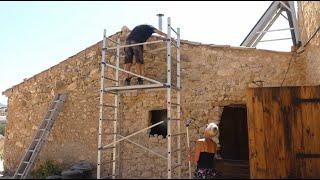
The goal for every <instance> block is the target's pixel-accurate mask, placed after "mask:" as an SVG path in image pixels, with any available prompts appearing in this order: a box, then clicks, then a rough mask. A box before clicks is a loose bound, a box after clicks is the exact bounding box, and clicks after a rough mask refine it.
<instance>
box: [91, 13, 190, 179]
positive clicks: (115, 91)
mask: <svg viewBox="0 0 320 180" xmlns="http://www.w3.org/2000/svg"><path fill="white" fill-rule="evenodd" d="M167 24H168V26H167V37H166V39H165V40H160V41H153V42H145V43H137V44H131V45H121V46H120V39H119V37H118V38H117V41H116V42H115V41H113V40H112V39H110V38H108V37H106V30H104V33H103V48H102V60H101V74H100V76H101V77H100V84H101V88H100V104H99V105H100V113H99V134H98V159H97V179H100V178H102V177H101V171H102V170H101V166H102V160H101V159H102V152H103V151H106V150H112V153H111V161H109V163H112V173H111V175H110V176H109V177H112V178H113V179H114V178H116V177H117V176H118V175H119V174H117V172H116V163H117V157H118V156H117V155H116V154H117V149H118V146H119V145H118V143H119V142H121V141H124V140H126V141H128V142H130V143H132V144H135V145H137V146H138V147H140V148H142V149H143V150H146V151H148V152H150V153H152V154H154V155H157V156H159V157H161V158H162V159H166V160H167V172H168V178H169V179H170V178H172V172H173V171H174V170H175V169H177V174H178V177H179V178H180V177H181V167H182V161H181V151H182V148H181V136H182V135H186V133H185V132H181V104H180V99H181V97H180V90H181V81H180V29H179V28H177V30H174V29H173V28H172V27H171V20H170V17H168V19H167ZM171 31H173V32H174V33H175V34H176V35H177V41H176V43H175V42H174V41H172V38H171ZM107 40H110V41H113V42H114V43H116V44H117V45H116V47H107ZM155 43H166V50H167V71H166V72H167V74H166V75H167V82H166V83H163V82H160V81H157V80H153V79H151V78H148V77H145V76H142V75H138V74H135V73H132V72H129V71H126V70H124V69H122V68H120V66H119V62H120V49H121V48H125V47H131V46H138V45H145V44H155ZM172 47H175V48H176V63H177V70H176V73H177V74H176V78H177V79H176V85H174V84H173V83H172V76H171V75H172V63H173V60H172V59H173V58H172V55H171V48H172ZM113 49H116V56H115V57H116V61H115V65H112V64H109V63H107V62H106V54H107V51H108V50H113ZM160 49H163V48H160ZM106 68H111V69H113V70H115V78H110V77H106V75H105V71H106ZM119 72H123V73H127V74H130V75H133V76H135V77H140V78H143V79H145V80H146V81H149V82H151V83H152V84H145V85H132V86H121V85H120V83H119V82H120V81H119ZM105 80H108V81H112V82H114V86H111V87H105V86H104V83H105ZM155 88H157V89H159V88H160V89H161V88H162V89H164V90H165V89H166V91H167V94H166V98H167V103H166V106H167V155H166V156H164V155H162V154H160V153H157V152H154V151H152V150H151V149H149V148H147V147H144V146H142V145H140V144H138V143H136V142H134V141H132V140H129V138H130V137H132V136H134V135H137V134H139V133H141V132H144V131H146V130H148V129H151V128H153V127H155V126H158V125H160V124H162V123H164V121H161V122H158V123H156V124H153V125H152V126H149V127H146V128H143V129H141V130H139V131H137V132H135V133H132V134H130V135H128V136H125V137H124V136H122V135H120V134H119V133H118V131H117V122H118V121H119V116H118V113H119V105H120V103H119V93H120V92H123V91H129V90H138V89H155ZM173 91H174V92H176V102H172V99H171V97H172V93H173ZM104 93H110V94H112V95H114V104H107V103H105V100H104ZM104 108H113V109H114V116H113V118H111V119H107V118H105V115H104ZM174 109H176V112H177V113H176V117H174V116H173V113H172V111H173V110H174ZM106 121H108V122H113V132H112V133H109V134H108V135H111V136H112V139H113V140H112V143H109V144H106V145H103V138H104V136H103V133H104V130H103V123H104V122H106ZM172 123H177V124H176V127H177V129H176V130H177V133H175V134H174V133H173V129H172V127H171V126H172ZM172 138H177V139H176V140H177V141H176V142H177V148H176V149H172ZM176 152H177V153H178V154H177V163H173V160H172V158H173V156H172V153H176ZM189 172H190V166H189ZM103 178H105V177H103ZM190 178H191V177H190Z"/></svg>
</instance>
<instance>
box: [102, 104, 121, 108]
mask: <svg viewBox="0 0 320 180" xmlns="http://www.w3.org/2000/svg"><path fill="white" fill-rule="evenodd" d="M100 106H104V107H109V108H118V107H117V106H115V105H110V104H100Z"/></svg>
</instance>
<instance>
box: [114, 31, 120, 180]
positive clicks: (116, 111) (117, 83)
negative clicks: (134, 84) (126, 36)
mask: <svg viewBox="0 0 320 180" xmlns="http://www.w3.org/2000/svg"><path fill="white" fill-rule="evenodd" d="M119 64H120V39H119V37H118V38H117V52H116V66H117V69H116V77H115V80H116V82H115V86H119ZM114 107H115V109H114V121H113V142H115V141H117V122H118V111H119V92H118V91H117V92H116V94H115V97H114ZM114 146H115V148H113V152H112V179H115V178H116V156H117V155H116V153H117V146H118V145H117V144H114Z"/></svg>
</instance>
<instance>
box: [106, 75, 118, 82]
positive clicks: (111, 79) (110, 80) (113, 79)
mask: <svg viewBox="0 0 320 180" xmlns="http://www.w3.org/2000/svg"><path fill="white" fill-rule="evenodd" d="M103 78H105V79H107V80H110V81H114V82H119V81H117V80H116V79H111V78H108V77H105V76H103Z"/></svg>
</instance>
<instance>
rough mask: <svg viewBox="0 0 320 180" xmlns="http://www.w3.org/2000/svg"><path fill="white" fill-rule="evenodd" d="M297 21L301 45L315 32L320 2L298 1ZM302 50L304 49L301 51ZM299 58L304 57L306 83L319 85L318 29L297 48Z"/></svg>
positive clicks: (319, 22) (319, 47) (318, 20)
mask: <svg viewBox="0 0 320 180" xmlns="http://www.w3.org/2000/svg"><path fill="white" fill-rule="evenodd" d="M298 23H299V30H300V36H301V41H302V45H303V46H305V44H306V43H307V41H308V40H309V39H310V38H311V36H312V35H313V34H314V32H316V30H317V28H319V26H320V2H319V1H299V2H298ZM303 50H304V51H303ZM298 52H302V53H299V54H298V58H299V59H306V62H307V64H306V72H308V73H307V74H306V83H307V84H308V85H319V82H320V31H318V33H317V34H316V35H315V36H314V37H313V38H312V39H311V40H310V42H309V43H308V44H307V45H306V46H305V47H302V48H300V49H299V50H298Z"/></svg>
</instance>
